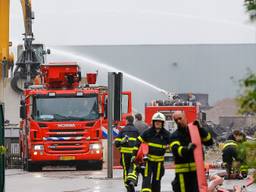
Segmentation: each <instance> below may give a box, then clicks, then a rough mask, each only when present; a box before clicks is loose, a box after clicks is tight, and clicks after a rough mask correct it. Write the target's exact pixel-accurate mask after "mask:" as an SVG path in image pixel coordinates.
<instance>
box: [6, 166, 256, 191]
mask: <svg viewBox="0 0 256 192" xmlns="http://www.w3.org/2000/svg"><path fill="white" fill-rule="evenodd" d="M218 171H219V170H218ZM215 172H216V170H211V171H210V174H214V173H215ZM173 179H174V170H170V169H168V170H166V171H165V175H164V177H163V179H162V190H161V191H162V192H171V191H172V188H171V181H172V180H173ZM140 182H141V181H140ZM244 183H245V181H243V180H228V181H225V182H224V185H223V187H225V188H230V189H231V188H232V186H233V185H234V184H240V185H243V184H244ZM138 186H139V187H137V188H136V190H137V191H139V190H140V186H141V184H140V183H139V185H138ZM247 190H248V192H256V184H254V185H252V186H250V187H249V188H248V189H247ZM125 191H126V190H125V188H124V185H123V182H122V170H114V177H113V179H108V178H107V170H106V169H103V170H102V171H75V170H45V171H42V172H34V173H29V172H25V171H23V170H20V169H9V170H6V191H5V192H125Z"/></svg>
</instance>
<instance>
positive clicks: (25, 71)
mask: <svg viewBox="0 0 256 192" xmlns="http://www.w3.org/2000/svg"><path fill="white" fill-rule="evenodd" d="M21 5H22V11H23V17H24V26H25V33H24V36H25V37H24V39H23V40H24V50H23V51H22V53H21V54H20V55H19V56H18V59H17V62H16V68H15V71H14V77H13V79H12V81H11V87H12V88H13V90H14V91H16V92H18V93H21V92H22V91H23V89H22V88H20V87H19V86H18V81H19V79H24V80H25V85H24V87H25V88H27V87H28V86H29V85H31V84H32V80H33V79H34V78H35V77H36V76H37V75H38V73H39V72H38V71H39V68H40V65H41V64H42V62H44V59H43V56H44V55H45V54H46V52H45V51H44V50H43V48H42V47H43V45H41V44H33V43H32V42H33V41H34V35H33V31H32V20H33V19H34V14H33V12H32V7H31V0H21Z"/></svg>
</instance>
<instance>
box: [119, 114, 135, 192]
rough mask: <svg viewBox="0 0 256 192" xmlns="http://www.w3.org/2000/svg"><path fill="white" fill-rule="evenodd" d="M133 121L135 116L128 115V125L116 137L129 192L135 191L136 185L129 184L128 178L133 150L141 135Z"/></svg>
mask: <svg viewBox="0 0 256 192" xmlns="http://www.w3.org/2000/svg"><path fill="white" fill-rule="evenodd" d="M133 121H134V117H133V116H127V117H126V123H127V125H126V126H125V127H124V128H123V129H122V130H121V131H120V132H119V134H118V136H117V137H116V138H115V146H116V147H117V148H118V149H119V150H120V152H121V160H120V164H121V165H122V167H123V179H124V183H125V187H126V189H127V192H134V187H133V186H129V185H127V184H126V180H127V175H128V173H129V169H130V165H131V158H132V156H133V150H134V147H135V145H136V140H137V137H138V136H139V131H138V129H137V128H136V127H135V126H134V124H133Z"/></svg>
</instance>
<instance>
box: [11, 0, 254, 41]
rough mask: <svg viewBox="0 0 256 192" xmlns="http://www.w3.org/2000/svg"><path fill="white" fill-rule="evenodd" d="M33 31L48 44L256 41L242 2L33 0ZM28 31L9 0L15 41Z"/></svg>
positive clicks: (14, 2)
mask: <svg viewBox="0 0 256 192" xmlns="http://www.w3.org/2000/svg"><path fill="white" fill-rule="evenodd" d="M32 6H33V10H34V12H35V18H36V19H35V21H34V25H33V30H34V34H35V38H36V39H37V41H39V42H43V43H46V44H48V45H91V44H93V45H97V44H100V45H105V44H107V45H113V44H187V43H188V44H202V43H255V41H256V32H255V26H256V24H252V23H250V22H249V19H248V15H247V14H246V13H245V8H244V6H243V0H32ZM23 31H24V27H23V20H22V11H21V5H20V1H19V0H12V1H11V39H12V41H13V42H14V44H16V43H17V42H18V41H20V42H21V40H22V36H21V34H22V33H23Z"/></svg>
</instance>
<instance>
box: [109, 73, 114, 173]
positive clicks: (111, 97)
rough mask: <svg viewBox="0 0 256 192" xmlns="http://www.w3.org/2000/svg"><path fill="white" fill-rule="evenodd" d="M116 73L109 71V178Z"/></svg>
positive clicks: (111, 165) (111, 157)
mask: <svg viewBox="0 0 256 192" xmlns="http://www.w3.org/2000/svg"><path fill="white" fill-rule="evenodd" d="M114 75H115V73H113V72H108V178H113V146H112V141H113V135H112V130H113V127H112V124H113V115H114V114H113V110H114V102H113V101H114V87H115V85H114V77H115V76H114Z"/></svg>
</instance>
